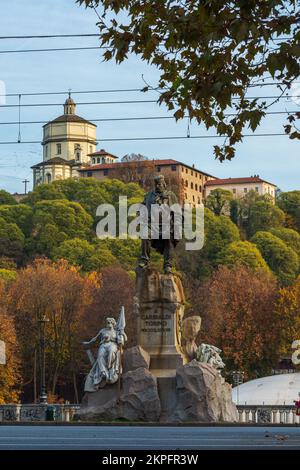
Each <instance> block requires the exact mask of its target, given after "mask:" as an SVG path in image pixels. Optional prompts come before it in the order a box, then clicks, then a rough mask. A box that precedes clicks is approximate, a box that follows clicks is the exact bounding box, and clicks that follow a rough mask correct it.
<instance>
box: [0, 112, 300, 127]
mask: <svg viewBox="0 0 300 470" xmlns="http://www.w3.org/2000/svg"><path fill="white" fill-rule="evenodd" d="M297 112H298V110H288V111H267V112H266V113H265V115H276V114H287V115H288V114H295V113H297ZM225 116H236V113H228V114H227V113H226V114H225ZM160 119H175V118H174V116H135V117H117V118H97V119H86V120H87V121H90V122H113V121H148V120H149V121H150V120H160ZM183 119H189V116H184V117H183ZM48 122H49V121H20V122H19V121H7V122H0V126H5V125H19V124H27V125H29V124H30V125H31V124H47V123H48Z"/></svg>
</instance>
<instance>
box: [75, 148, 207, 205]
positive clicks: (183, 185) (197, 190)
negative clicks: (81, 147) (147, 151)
mask: <svg viewBox="0 0 300 470" xmlns="http://www.w3.org/2000/svg"><path fill="white" fill-rule="evenodd" d="M90 157H91V161H92V165H90V166H89V167H84V168H81V169H80V170H79V173H80V175H81V176H82V177H83V178H96V179H99V180H102V179H103V178H116V179H120V180H121V181H124V182H125V183H131V182H134V183H139V184H140V185H141V186H143V187H144V188H145V190H149V189H150V188H151V187H152V186H153V178H154V176H155V175H157V174H163V175H164V176H165V179H166V181H167V183H168V186H169V187H170V188H171V189H172V190H173V191H174V192H175V193H176V194H177V195H178V197H179V200H180V201H181V202H187V203H190V204H200V203H202V202H203V200H204V196H205V184H206V183H207V182H208V181H209V180H212V179H214V178H215V177H214V176H212V175H209V174H208V173H205V172H203V171H200V170H198V169H197V168H195V167H194V166H189V165H186V164H185V163H182V162H178V161H177V160H173V159H171V158H169V159H162V160H158V159H157V160H133V161H122V162H115V161H114V162H113V163H112V162H110V160H111V159H112V158H113V159H115V158H116V157H115V156H114V155H112V154H110V153H108V152H106V151H105V150H103V149H102V150H100V151H99V152H94V153H93V154H91V155H90ZM99 160H100V162H99Z"/></svg>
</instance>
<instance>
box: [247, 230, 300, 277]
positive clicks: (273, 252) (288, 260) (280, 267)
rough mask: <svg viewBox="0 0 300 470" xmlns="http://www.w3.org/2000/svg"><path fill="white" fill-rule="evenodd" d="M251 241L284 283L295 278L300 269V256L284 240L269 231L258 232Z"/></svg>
mask: <svg viewBox="0 0 300 470" xmlns="http://www.w3.org/2000/svg"><path fill="white" fill-rule="evenodd" d="M251 241H252V243H254V244H255V245H256V246H257V247H258V249H259V251H260V252H261V254H262V256H263V258H264V259H265V261H266V262H267V264H268V265H269V267H270V268H271V270H272V271H273V272H274V273H275V274H276V275H277V276H278V277H279V279H280V280H281V282H282V283H283V284H285V283H289V282H291V281H292V280H293V279H295V277H296V275H297V273H298V270H299V257H298V255H297V253H296V252H295V251H294V250H292V248H290V247H289V246H287V245H286V243H284V241H283V240H281V239H280V238H278V237H276V236H275V235H273V234H272V233H269V232H257V233H256V234H255V235H254V236H253V237H252V239H251Z"/></svg>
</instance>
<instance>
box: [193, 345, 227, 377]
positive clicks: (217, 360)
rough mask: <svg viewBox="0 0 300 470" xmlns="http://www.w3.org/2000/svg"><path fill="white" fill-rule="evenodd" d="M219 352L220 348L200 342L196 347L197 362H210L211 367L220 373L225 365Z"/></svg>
mask: <svg viewBox="0 0 300 470" xmlns="http://www.w3.org/2000/svg"><path fill="white" fill-rule="evenodd" d="M221 352H222V350H221V349H219V348H217V347H216V346H212V345H211V344H205V343H202V344H200V346H199V347H198V350H197V353H196V359H197V361H199V362H206V363H207V364H210V365H211V366H212V367H214V368H215V369H217V371H218V372H219V374H220V375H221V371H222V369H223V368H224V367H225V364H224V362H223V361H222V358H221V356H220V354H221Z"/></svg>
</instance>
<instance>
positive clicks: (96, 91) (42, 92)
mask: <svg viewBox="0 0 300 470" xmlns="http://www.w3.org/2000/svg"><path fill="white" fill-rule="evenodd" d="M293 83H300V82H299V81H294V82H293ZM276 85H285V83H284V82H268V83H264V82H258V83H256V84H253V85H249V87H251V88H253V87H259V86H276ZM143 88H144V87H143ZM158 89H159V87H157V88H149V89H148V90H147V93H149V92H150V91H157V90H158ZM162 90H163V88H162ZM123 92H126V93H131V92H142V88H117V89H107V90H76V91H73V90H72V95H80V94H93V93H123ZM68 93H69V92H68V91H40V92H30V93H21V92H18V93H6V94H0V96H6V97H8V96H10V97H13V96H19V95H22V96H46V95H67V94H68Z"/></svg>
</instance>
